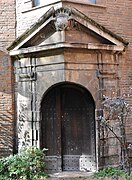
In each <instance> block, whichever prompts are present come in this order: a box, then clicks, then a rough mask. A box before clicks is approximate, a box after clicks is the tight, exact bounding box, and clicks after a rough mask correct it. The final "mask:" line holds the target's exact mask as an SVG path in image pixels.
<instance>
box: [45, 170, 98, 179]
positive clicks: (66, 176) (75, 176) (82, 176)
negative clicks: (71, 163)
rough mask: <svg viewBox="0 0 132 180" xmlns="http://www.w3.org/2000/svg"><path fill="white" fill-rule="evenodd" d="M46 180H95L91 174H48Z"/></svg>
mask: <svg viewBox="0 0 132 180" xmlns="http://www.w3.org/2000/svg"><path fill="white" fill-rule="evenodd" d="M47 180H95V179H94V178H93V173H91V172H61V173H55V174H50V175H49V177H48V178H47Z"/></svg>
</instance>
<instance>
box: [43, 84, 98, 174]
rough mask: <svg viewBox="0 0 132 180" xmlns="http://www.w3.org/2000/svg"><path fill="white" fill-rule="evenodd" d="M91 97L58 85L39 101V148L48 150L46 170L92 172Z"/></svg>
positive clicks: (84, 92)
mask: <svg viewBox="0 0 132 180" xmlns="http://www.w3.org/2000/svg"><path fill="white" fill-rule="evenodd" d="M94 111H95V106H94V101H93V98H92V96H91V94H90V93H89V92H88V91H86V90H85V89H83V88H80V87H78V86H75V85H69V84H65V85H59V86H57V87H54V88H53V89H51V90H50V91H49V92H48V93H47V94H46V95H45V97H44V99H43V101H42V108H41V113H42V121H41V139H40V141H41V148H44V147H45V148H48V149H49V150H48V151H47V154H46V169H47V171H48V172H58V171H92V170H95V166H96V165H95V164H96V163H95V118H94Z"/></svg>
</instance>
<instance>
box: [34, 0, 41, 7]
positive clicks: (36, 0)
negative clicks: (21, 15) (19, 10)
mask: <svg viewBox="0 0 132 180" xmlns="http://www.w3.org/2000/svg"><path fill="white" fill-rule="evenodd" d="M40 1H41V0H33V7H35V6H39V5H40Z"/></svg>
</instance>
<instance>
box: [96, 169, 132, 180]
mask: <svg viewBox="0 0 132 180" xmlns="http://www.w3.org/2000/svg"><path fill="white" fill-rule="evenodd" d="M94 177H95V178H97V179H99V178H101V180H103V179H105V177H113V178H115V179H116V178H117V177H122V179H123V180H131V179H132V174H129V173H127V172H125V171H123V170H121V169H118V168H114V167H107V168H104V169H102V170H99V171H98V172H95V173H94Z"/></svg>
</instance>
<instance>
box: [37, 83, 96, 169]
mask: <svg viewBox="0 0 132 180" xmlns="http://www.w3.org/2000/svg"><path fill="white" fill-rule="evenodd" d="M63 85H64V86H72V87H73V88H75V89H76V88H77V89H78V90H79V91H80V92H81V91H85V92H86V93H87V94H88V95H89V96H91V98H92V102H93V106H94V111H95V110H96V109H95V101H94V99H93V97H92V94H91V93H90V92H89V91H88V90H87V89H86V88H85V87H83V86H81V85H79V84H75V83H58V84H55V85H53V86H52V87H50V88H49V89H48V90H47V91H46V92H45V93H44V95H43V98H42V101H41V106H42V103H43V100H44V98H45V97H46V95H47V94H48V92H50V91H51V90H52V89H54V88H58V87H59V86H60V87H61V86H63ZM41 106H40V107H41ZM40 113H41V121H42V112H41V111H40ZM60 116H61V115H60ZM41 124H42V123H40V140H39V141H40V148H41V147H42V142H41V139H42V137H41V131H42V127H41V126H42V125H41ZM94 131H95V132H94V133H95V135H94V149H95V153H94V156H95V164H96V169H95V170H93V171H96V170H97V169H98V168H97V164H98V163H97V161H98V160H97V154H98V153H97V150H98V148H97V125H96V121H95V114H94ZM61 138H62V137H61ZM60 153H61V156H58V158H57V160H56V161H57V163H58V164H61V163H62V152H60ZM54 158H56V157H54ZM60 171H62V168H58V169H57V171H56V172H60Z"/></svg>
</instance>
